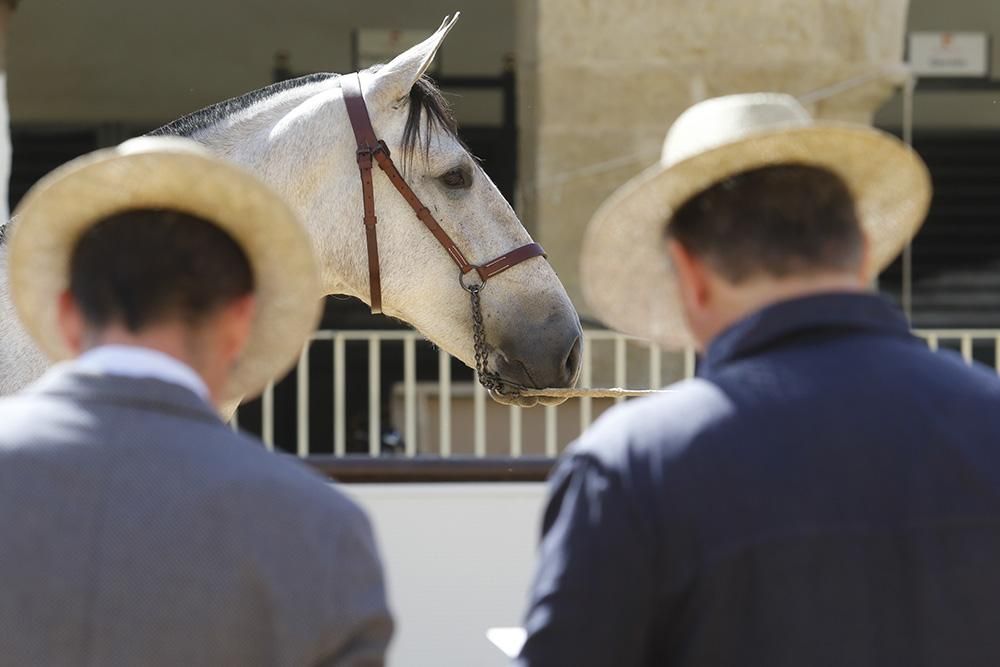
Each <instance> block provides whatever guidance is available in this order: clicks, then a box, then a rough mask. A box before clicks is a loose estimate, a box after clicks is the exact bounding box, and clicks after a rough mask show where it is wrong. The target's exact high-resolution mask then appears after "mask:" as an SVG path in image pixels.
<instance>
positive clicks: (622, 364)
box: [615, 334, 628, 403]
mask: <svg viewBox="0 0 1000 667" xmlns="http://www.w3.org/2000/svg"><path fill="white" fill-rule="evenodd" d="M627 369H628V367H627V358H626V355H625V336H623V335H621V334H618V335H616V336H615V386H616V387H622V388H624V387H625V383H626V381H627V380H626V376H625V374H626V371H627ZM624 400H625V399H624V398H616V399H615V403H621V402H623V401H624Z"/></svg>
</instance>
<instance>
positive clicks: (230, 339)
mask: <svg viewBox="0 0 1000 667" xmlns="http://www.w3.org/2000/svg"><path fill="white" fill-rule="evenodd" d="M256 315H257V299H256V297H255V296H254V295H253V294H247V295H245V296H241V297H239V298H238V299H235V300H233V301H232V302H230V303H228V304H226V306H225V307H224V310H223V313H222V318H221V319H222V326H221V327H220V328H221V330H222V333H223V336H224V339H223V341H222V344H223V346H224V347H225V350H224V354H226V355H227V356H229V357H230V358H232V359H233V360H236V359H238V358H239V357H240V356H241V355H242V354H243V350H244V349H246V345H247V343H248V342H249V341H250V332H251V331H252V330H253V323H254V319H255V318H256Z"/></svg>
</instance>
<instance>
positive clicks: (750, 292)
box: [706, 273, 868, 345]
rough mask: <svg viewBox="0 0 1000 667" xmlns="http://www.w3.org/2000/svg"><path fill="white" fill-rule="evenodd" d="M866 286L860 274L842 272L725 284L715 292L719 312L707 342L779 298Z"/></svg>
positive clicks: (857, 289) (856, 290)
mask: <svg viewBox="0 0 1000 667" xmlns="http://www.w3.org/2000/svg"><path fill="white" fill-rule="evenodd" d="M867 290H868V286H867V285H866V284H865V283H864V282H863V281H862V280H861V278H860V277H858V276H855V275H850V274H844V273H830V274H819V275H815V276H808V277H797V278H794V279H789V280H783V279H771V278H759V279H755V280H752V281H749V282H747V283H743V284H740V285H731V284H730V285H724V286H722V287H721V288H720V289H719V292H718V294H719V296H718V298H719V308H718V312H719V313H720V315H719V317H718V319H717V322H716V326H715V327H713V330H712V331H711V332H710V334H709V335H708V336H707V337H706V339H707V340H706V345H707V344H708V343H710V342H711V341H712V339H714V338H715V337H716V336H718V335H719V334H720V333H722V332H723V331H725V330H726V329H728V328H729V327H731V326H732V325H734V324H736V323H737V322H739V321H740V320H742V319H744V318H746V317H747V316H749V315H751V314H753V313H756V312H757V311H759V310H763V309H764V308H767V307H768V306H771V305H773V304H776V303H779V302H781V301H788V300H790V299H798V298H801V297H806V296H813V295H817V294H826V293H831V292H857V293H861V292H866V291H867Z"/></svg>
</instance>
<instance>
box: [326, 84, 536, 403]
mask: <svg viewBox="0 0 1000 667" xmlns="http://www.w3.org/2000/svg"><path fill="white" fill-rule="evenodd" d="M341 87H342V89H343V92H344V104H345V105H347V115H348V117H349V118H350V119H351V127H352V128H353V129H354V138H355V139H356V140H357V143H358V150H357V159H358V167H359V169H360V170H361V192H362V197H363V201H364V209H365V217H364V224H365V238H366V240H367V245H368V286H369V291H370V293H371V310H372V313H375V314H377V313H381V312H382V282H381V278H380V270H379V257H378V236H377V234H376V232H375V225H376V223H378V218H377V217H376V216H375V193H374V191H373V190H372V161H373V160H374V161H375V162H377V163H378V166H379V168H380V169H381V170H382V171H383V172H384V173H385V175H386V176H388V177H389V182H390V183H392V184H393V186H395V188H396V190H398V191H399V194H401V195H403V199H405V200H406V203H408V204H409V205H410V208H412V209H413V212H414V213H415V214H416V216H417V219H419V220H420V222H422V223H424V226H425V227H427V229H428V230H429V231H430V233H431V234H433V235H434V238H436V239H437V241H438V243H440V244H441V247H443V248H444V249H445V251H446V252H447V253H448V255H449V256H450V257H451V259H452V261H454V262H455V264H456V265H458V270H459V283H460V284H461V285H462V287H463V288H464V289H465V290H466V291H467V292H468V293H469V296H470V297H471V299H472V321H473V336H474V344H475V352H476V371H477V372H478V373H479V381H480V382H481V383H482V384H483V386H485V387H486V388H487V389H489V390H491V391H494V392H497V393H503V391H504V385H509V384H510V383H509V382H504V381H503V380H501V379H500V377H499V376H497V375H496V374H495V373H490V372H488V371H487V369H486V357H487V349H486V335H485V328H484V326H483V318H482V310H481V308H480V301H479V293H480V291H481V290H482V289H483V287H484V286H485V285H486V281H487V280H489V279H490V278H492V277H493V276H495V275H497V274H499V273H503V272H504V271H506V270H507V269H509V268H511V267H512V266H516V265H517V264H520V263H521V262H523V261H525V260H527V259H531V258H532V257H544V256H545V251H544V250H542V246H540V245H538V244H537V243H528V244H526V245H523V246H521V247H520V248H516V249H514V250H511V251H510V252H508V253H506V254H505V255H501V256H500V257H497V258H496V259H494V260H491V261H489V262H486V263H485V264H481V265H479V266H476V265H475V264H472V263H470V262H469V260H467V259H466V258H465V255H464V254H463V253H462V251H461V250H460V249H459V247H458V246H457V245H455V242H454V241H452V240H451V237H450V236H448V233H447V232H446V231H444V229H442V228H441V225H440V224H438V221H437V220H435V219H434V214H432V213H431V211H430V209H428V208H427V207H426V206H424V204H423V202H422V201H420V198H419V197H418V196H417V195H416V193H415V192H413V189H412V188H410V186H409V184H408V183H407V182H406V180H405V179H404V178H403V176H402V175H401V174H400V173H399V170H398V169H396V165H395V164H394V163H393V161H392V156H391V155H390V153H389V148H388V147H387V146H386V145H385V142H384V141H382V140H381V139H379V138H378V137H377V136H376V135H375V129H374V128H373V127H372V121H371V117H370V116H369V115H368V107H367V106H366V105H365V99H364V97H363V96H362V94H361V77H360V76H359V75H358V74H353V75H347V76H344V77H341ZM472 271H475V272H476V273H477V274H478V277H479V282H470V283H467V282H466V276H468V274H469V273H470V272H472Z"/></svg>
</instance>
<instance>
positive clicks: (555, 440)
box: [545, 405, 559, 458]
mask: <svg viewBox="0 0 1000 667" xmlns="http://www.w3.org/2000/svg"><path fill="white" fill-rule="evenodd" d="M558 420H559V411H558V410H556V406H554V405H546V406H545V455H546V456H549V457H553V458H554V457H555V456H556V455H557V454H558V453H559V421H558Z"/></svg>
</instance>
